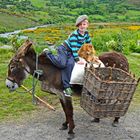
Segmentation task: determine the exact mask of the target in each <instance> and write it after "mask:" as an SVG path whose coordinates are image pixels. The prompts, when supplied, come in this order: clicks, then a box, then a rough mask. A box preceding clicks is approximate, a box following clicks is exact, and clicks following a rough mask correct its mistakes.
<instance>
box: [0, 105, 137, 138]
mask: <svg viewBox="0 0 140 140" xmlns="http://www.w3.org/2000/svg"><path fill="white" fill-rule="evenodd" d="M74 119H75V124H76V128H75V133H76V134H75V138H74V140H140V109H139V107H130V108H129V111H128V112H127V114H126V116H125V117H122V118H121V119H120V124H119V126H118V127H112V125H111V123H112V119H102V120H101V122H100V123H99V124H96V123H91V119H92V118H91V117H90V116H89V115H88V114H87V113H86V112H85V111H84V110H83V109H82V108H81V107H80V106H76V107H75V110H74ZM63 121H64V115H63V111H62V109H61V108H60V107H59V108H57V110H56V111H55V112H53V111H48V109H47V108H41V109H40V110H39V111H35V112H33V113H32V114H30V115H25V116H24V117H22V121H18V122H16V121H12V122H5V123H1V124H0V140H66V139H67V138H68V134H67V131H61V130H59V127H60V126H61V124H62V122H63Z"/></svg>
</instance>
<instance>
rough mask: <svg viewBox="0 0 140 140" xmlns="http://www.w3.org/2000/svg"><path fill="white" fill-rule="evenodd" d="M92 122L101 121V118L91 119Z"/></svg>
mask: <svg viewBox="0 0 140 140" xmlns="http://www.w3.org/2000/svg"><path fill="white" fill-rule="evenodd" d="M91 122H92V123H99V122H100V119H99V118H94V119H93V120H91Z"/></svg>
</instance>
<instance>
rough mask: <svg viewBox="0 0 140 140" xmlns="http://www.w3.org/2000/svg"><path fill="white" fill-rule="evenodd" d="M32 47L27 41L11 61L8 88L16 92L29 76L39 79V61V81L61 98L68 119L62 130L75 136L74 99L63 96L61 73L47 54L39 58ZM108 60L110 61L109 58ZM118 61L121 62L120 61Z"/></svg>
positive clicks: (7, 81) (42, 54)
mask: <svg viewBox="0 0 140 140" xmlns="http://www.w3.org/2000/svg"><path fill="white" fill-rule="evenodd" d="M31 46H32V42H31V41H29V40H27V41H26V42H25V43H24V44H23V45H22V46H21V47H20V48H19V49H18V51H17V53H16V54H15V55H14V57H13V58H12V59H11V61H10V63H9V65H8V76H7V79H6V86H7V87H8V88H9V90H11V91H14V90H16V89H17V88H18V87H20V86H21V85H22V82H23V80H24V79H26V78H27V75H28V74H31V75H34V76H35V77H38V75H37V74H34V71H35V70H36V61H37V60H38V69H41V70H42V71H43V74H42V75H40V76H39V78H38V79H39V80H40V81H44V82H46V83H47V85H48V87H49V88H48V89H51V90H48V91H50V92H54V93H55V94H59V97H60V98H59V99H60V103H61V105H62V108H63V110H64V113H65V117H66V120H65V122H64V123H63V124H62V127H61V128H60V129H61V130H66V129H69V130H68V134H70V136H73V135H74V131H73V129H74V128H75V124H74V120H73V105H72V99H69V98H67V97H65V96H64V95H63V85H62V82H61V71H60V69H58V68H57V67H56V66H54V65H53V64H52V62H51V61H50V60H49V59H48V58H47V57H46V55H45V53H41V54H40V55H39V56H38V57H37V54H36V52H35V50H34V49H33V48H32V47H31ZM102 56H103V55H102ZM108 57H110V55H108ZM36 58H37V59H36ZM116 59H117V58H116ZM107 60H109V58H108V59H107ZM118 61H120V60H119V59H118ZM105 62H106V63H107V65H108V66H109V65H110V63H109V61H108V62H107V61H105ZM103 63H104V61H103Z"/></svg>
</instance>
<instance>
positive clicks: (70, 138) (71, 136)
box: [67, 132, 75, 140]
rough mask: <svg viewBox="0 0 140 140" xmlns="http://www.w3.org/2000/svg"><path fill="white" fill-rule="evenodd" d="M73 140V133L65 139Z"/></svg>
mask: <svg viewBox="0 0 140 140" xmlns="http://www.w3.org/2000/svg"><path fill="white" fill-rule="evenodd" d="M74 138H75V133H74V132H73V133H70V134H69V137H68V138H67V140H72V139H74Z"/></svg>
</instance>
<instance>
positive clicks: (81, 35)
mask: <svg viewBox="0 0 140 140" xmlns="http://www.w3.org/2000/svg"><path fill="white" fill-rule="evenodd" d="M75 25H76V27H77V29H76V30H75V31H74V32H72V33H71V35H70V36H69V37H68V39H67V40H65V41H64V43H63V44H62V45H61V46H59V47H58V49H57V55H53V54H52V53H51V52H50V51H48V49H44V51H45V53H46V55H47V57H48V58H49V59H50V60H51V62H52V63H53V64H54V65H55V66H56V67H58V68H60V69H61V75H62V82H63V88H64V90H63V92H64V95H65V96H66V97H71V96H72V90H71V85H70V78H71V73H72V70H73V67H74V63H78V64H83V62H82V61H80V59H79V56H78V50H79V49H80V48H81V47H82V46H83V44H85V43H91V38H90V36H89V33H88V31H87V28H88V26H89V23H88V17H87V15H81V16H79V17H78V18H77V20H76V24H75Z"/></svg>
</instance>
